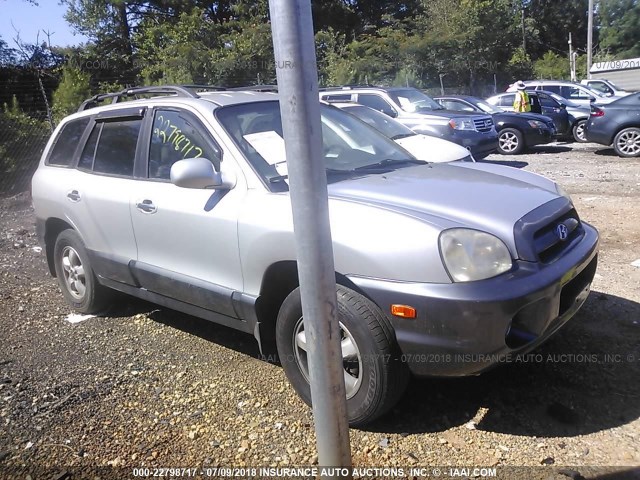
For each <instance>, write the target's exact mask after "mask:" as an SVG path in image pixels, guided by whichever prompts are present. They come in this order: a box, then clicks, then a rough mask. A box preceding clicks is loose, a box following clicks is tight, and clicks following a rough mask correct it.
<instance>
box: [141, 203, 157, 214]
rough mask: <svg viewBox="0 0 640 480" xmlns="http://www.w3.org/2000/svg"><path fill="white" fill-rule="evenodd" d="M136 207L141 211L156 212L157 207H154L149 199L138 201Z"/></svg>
mask: <svg viewBox="0 0 640 480" xmlns="http://www.w3.org/2000/svg"><path fill="white" fill-rule="evenodd" d="M136 208H137V209H138V210H140V211H141V212H142V213H156V212H157V211H158V207H156V206H155V205H154V204H153V202H152V201H151V200H142V201H138V202H137V203H136Z"/></svg>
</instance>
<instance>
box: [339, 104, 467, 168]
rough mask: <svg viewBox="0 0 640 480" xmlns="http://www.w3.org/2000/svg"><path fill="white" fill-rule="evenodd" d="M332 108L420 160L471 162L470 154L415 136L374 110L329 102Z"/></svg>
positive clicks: (440, 141) (447, 143) (444, 142)
mask: <svg viewBox="0 0 640 480" xmlns="http://www.w3.org/2000/svg"><path fill="white" fill-rule="evenodd" d="M331 105H333V106H334V107H337V108H339V109H340V110H344V111H345V112H348V113H350V114H351V115H354V116H355V117H358V118H359V119H360V120H362V121H363V122H365V123H367V124H368V125H370V126H371V127H373V128H375V129H376V130H378V131H379V132H380V133H382V134H383V135H385V136H386V137H389V138H390V139H391V140H393V141H394V142H396V143H397V144H398V145H400V146H401V147H403V148H404V149H405V150H407V151H408V152H409V153H410V154H411V155H413V156H414V157H416V158H417V159H419V160H426V161H427V162H434V163H443V162H454V161H457V160H461V161H469V162H473V161H474V159H473V157H472V156H471V152H469V150H467V149H466V148H464V147H462V146H460V145H458V144H457V143H453V142H450V141H448V140H443V139H441V138H437V137H434V136H430V135H422V134H421V133H416V132H414V131H413V130H411V129H410V128H409V127H406V126H404V125H403V124H401V123H400V122H398V121H397V120H395V119H393V118H391V117H389V116H388V115H385V114H384V113H381V112H378V111H377V110H374V109H373V108H369V107H366V106H364V105H360V104H359V103H354V102H331Z"/></svg>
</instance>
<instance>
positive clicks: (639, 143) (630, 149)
mask: <svg viewBox="0 0 640 480" xmlns="http://www.w3.org/2000/svg"><path fill="white" fill-rule="evenodd" d="M613 148H614V149H615V151H616V153H617V154H618V155H619V156H621V157H625V158H633V157H640V128H635V127H630V128H624V129H622V130H620V131H619V132H618V134H617V135H616V136H615V138H614V139H613Z"/></svg>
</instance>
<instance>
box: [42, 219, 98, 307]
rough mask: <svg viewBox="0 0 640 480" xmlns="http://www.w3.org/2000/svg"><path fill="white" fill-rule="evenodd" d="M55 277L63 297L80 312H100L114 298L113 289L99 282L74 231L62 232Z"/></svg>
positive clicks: (81, 242) (55, 249) (56, 245)
mask: <svg viewBox="0 0 640 480" xmlns="http://www.w3.org/2000/svg"><path fill="white" fill-rule="evenodd" d="M53 261H54V264H55V269H56V276H57V277H58V283H59V285H60V289H61V290H62V294H63V295H64V298H65V299H66V300H67V302H69V304H70V305H71V306H72V307H73V308H74V309H75V310H77V311H79V312H81V313H97V312H99V311H101V310H102V309H103V308H104V307H105V306H106V304H107V302H108V300H109V298H110V297H111V294H110V290H109V289H108V288H106V287H104V286H102V285H100V284H99V283H98V279H97V278H96V275H95V273H94V272H93V269H92V268H91V262H90V260H89V256H88V255H87V249H86V248H85V246H84V242H83V241H82V239H81V238H80V236H79V235H78V234H77V233H76V232H75V231H73V230H63V231H62V232H61V233H60V234H59V235H58V238H57V239H56V244H55V246H54V249H53Z"/></svg>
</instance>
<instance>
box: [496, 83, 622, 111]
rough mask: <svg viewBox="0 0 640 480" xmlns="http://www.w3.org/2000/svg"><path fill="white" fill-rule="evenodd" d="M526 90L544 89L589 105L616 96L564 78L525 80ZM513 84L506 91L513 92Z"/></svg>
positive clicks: (607, 100)
mask: <svg viewBox="0 0 640 480" xmlns="http://www.w3.org/2000/svg"><path fill="white" fill-rule="evenodd" d="M524 83H525V85H526V86H527V90H529V89H531V90H546V91H548V92H553V93H557V94H558V95H560V96H562V97H564V98H566V99H567V100H571V101H572V102H575V103H577V104H578V105H584V106H585V107H589V106H590V104H591V103H592V102H593V103H600V104H602V103H610V102H612V101H613V100H616V99H617V98H618V97H606V96H604V95H602V94H601V93H599V92H597V91H595V90H591V89H590V88H589V87H587V86H585V85H581V84H579V83H575V82H568V81H566V80H526V81H525V82H524ZM515 91H516V87H515V84H514V85H512V86H510V87H509V88H508V89H507V92H515Z"/></svg>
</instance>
